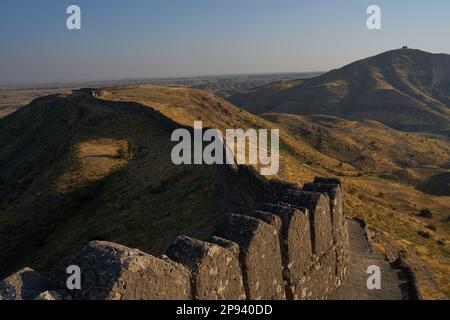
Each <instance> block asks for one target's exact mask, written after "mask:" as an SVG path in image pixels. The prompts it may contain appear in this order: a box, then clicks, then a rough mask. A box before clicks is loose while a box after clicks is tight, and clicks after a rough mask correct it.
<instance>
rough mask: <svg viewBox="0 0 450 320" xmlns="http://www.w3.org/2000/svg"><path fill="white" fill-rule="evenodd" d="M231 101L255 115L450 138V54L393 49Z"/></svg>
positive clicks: (232, 97)
mask: <svg viewBox="0 0 450 320" xmlns="http://www.w3.org/2000/svg"><path fill="white" fill-rule="evenodd" d="M229 100H230V101H231V102H232V103H234V104H236V105H238V106H240V107H242V108H244V109H246V110H248V111H250V112H252V113H254V114H261V113H290V114H298V115H313V114H325V115H331V116H336V117H340V118H343V119H348V120H363V119H370V120H376V121H379V122H381V123H384V124H386V125H388V126H390V127H393V128H395V129H399V130H404V131H423V132H435V133H441V134H446V135H450V55H448V54H432V53H428V52H425V51H420V50H416V49H407V48H403V49H398V50H391V51H387V52H384V53H381V54H379V55H376V56H373V57H369V58H366V59H362V60H359V61H356V62H353V63H351V64H349V65H346V66H344V67H342V68H340V69H335V70H332V71H330V72H328V73H325V74H322V75H320V76H318V77H315V78H310V79H304V80H301V81H297V82H295V81H283V82H277V83H274V84H272V85H266V86H263V87H260V88H255V89H253V90H249V91H247V92H242V93H236V94H234V95H232V96H230V97H229Z"/></svg>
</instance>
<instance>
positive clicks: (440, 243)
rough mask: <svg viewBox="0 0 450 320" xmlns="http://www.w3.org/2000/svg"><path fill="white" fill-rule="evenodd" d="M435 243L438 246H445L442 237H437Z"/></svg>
mask: <svg viewBox="0 0 450 320" xmlns="http://www.w3.org/2000/svg"><path fill="white" fill-rule="evenodd" d="M436 243H437V244H438V245H440V246H445V240H444V239H438V240H436Z"/></svg>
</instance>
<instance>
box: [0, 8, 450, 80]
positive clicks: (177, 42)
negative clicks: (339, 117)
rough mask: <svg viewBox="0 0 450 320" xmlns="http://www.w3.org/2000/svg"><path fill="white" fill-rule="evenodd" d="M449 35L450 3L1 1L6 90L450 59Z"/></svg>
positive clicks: (0, 69)
mask: <svg viewBox="0 0 450 320" xmlns="http://www.w3.org/2000/svg"><path fill="white" fill-rule="evenodd" d="M70 4H77V5H79V6H80V7H81V10H82V30H80V31H69V30H67V29H66V18H67V15H66V12H65V11H66V8H67V6H68V5H70ZM370 4H378V5H379V6H380V7H381V9H382V30H380V31H369V30H367V28H366V18H367V15H366V8H367V6H368V5H370ZM449 34H450V1H448V0H431V1H422V0H421V1H419V0H395V1H393V0H382V1H381V0H380V1H378V0H372V1H367V0H328V1H325V0H322V1H317V0H72V1H66V0H1V1H0V85H4V84H26V83H48V82H67V81H84V80H110V79H111V80H112V79H124V78H154V77H166V76H186V75H206V74H233V73H260V72H298V71H317V70H329V69H332V68H336V67H340V66H342V65H345V64H347V63H349V62H351V61H353V60H356V59H360V58H364V57H366V56H370V55H374V54H377V53H379V52H382V51H385V50H389V49H393V48H398V47H400V46H402V45H408V46H410V47H414V48H420V49H422V50H426V51H431V52H446V53H450V41H449Z"/></svg>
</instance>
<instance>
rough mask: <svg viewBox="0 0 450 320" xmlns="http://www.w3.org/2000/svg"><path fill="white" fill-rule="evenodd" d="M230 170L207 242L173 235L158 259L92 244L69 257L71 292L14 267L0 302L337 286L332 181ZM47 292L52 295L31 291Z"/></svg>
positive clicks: (342, 226) (339, 228)
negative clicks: (77, 283) (220, 212)
mask: <svg viewBox="0 0 450 320" xmlns="http://www.w3.org/2000/svg"><path fill="white" fill-rule="evenodd" d="M233 170H234V175H235V176H234V177H233V186H232V187H229V186H228V187H227V188H228V189H229V190H228V191H227V193H228V196H229V197H230V199H233V200H234V201H235V204H234V205H232V206H230V208H234V209H235V211H234V212H231V213H228V214H225V215H224V218H223V221H221V222H220V223H219V226H218V227H217V230H216V233H215V235H214V236H213V237H212V238H211V239H210V240H209V241H200V240H196V239H192V238H190V237H187V236H180V237H178V238H177V239H176V240H175V241H174V242H173V244H172V245H171V246H170V247H169V248H168V250H167V252H166V255H164V256H162V257H159V258H157V257H154V256H152V255H149V254H147V253H144V252H142V251H140V250H137V249H130V248H127V247H124V246H121V245H118V244H114V243H109V242H100V241H93V242H90V243H89V244H87V245H86V246H85V247H84V248H83V249H82V250H81V251H80V252H79V253H78V254H76V255H74V256H73V257H72V259H71V261H70V264H73V265H77V266H79V267H80V268H81V270H82V288H81V290H75V291H68V290H67V289H66V292H64V289H60V290H59V291H58V287H59V288H63V281H61V283H60V284H59V285H56V286H51V285H49V284H48V282H47V281H46V280H45V279H44V278H43V277H41V276H39V274H38V273H37V272H35V271H33V270H29V269H26V271H25V272H26V273H27V277H23V275H24V270H22V271H19V272H18V273H16V274H14V275H13V276H11V277H9V278H7V279H5V280H4V281H2V282H1V283H0V299H1V298H3V299H15V298H28V299H30V298H32V297H31V296H39V298H41V299H42V298H43V297H44V299H45V297H55V296H67V295H70V296H71V297H72V298H73V299H100V300H103V299H108V300H109V299H110V300H113V299H117V300H130V299H131V300H141V299H142V300H153V299H168V300H173V299H181V300H190V299H196V300H214V299H220V300H222V299H232V300H239V299H251V300H258V299H261V300H270V299H277V300H284V299H296V300H297V299H325V298H327V296H328V295H329V294H330V293H331V292H333V291H334V290H335V289H336V288H337V287H339V286H340V284H341V282H342V280H343V278H344V276H345V273H346V268H347V264H348V260H349V240H348V233H347V226H346V219H345V216H344V209H343V199H342V197H343V193H344V191H343V186H342V184H341V182H340V181H339V180H337V179H324V178H316V179H315V181H314V182H312V183H307V184H305V185H304V187H303V188H299V187H298V186H296V185H293V184H287V183H283V182H280V181H269V180H266V179H264V178H263V177H261V176H259V175H258V174H257V173H256V172H255V170H253V169H251V168H249V167H239V168H234V169H233ZM243 193H245V194H247V197H246V196H245V195H244V194H243ZM32 275H34V276H32ZM26 278H28V279H33V284H32V285H31V286H28V287H30V288H32V290H34V291H33V292H23V290H27V289H26V288H27V286H24V285H23V284H22V282H23V281H25V279H26ZM18 279H20V281H19V280H18ZM55 288H56V289H55ZM49 290H57V293H58V294H57V293H55V292H54V291H50V293H49V292H46V293H45V294H40V293H42V292H44V291H49ZM52 292H53V293H52Z"/></svg>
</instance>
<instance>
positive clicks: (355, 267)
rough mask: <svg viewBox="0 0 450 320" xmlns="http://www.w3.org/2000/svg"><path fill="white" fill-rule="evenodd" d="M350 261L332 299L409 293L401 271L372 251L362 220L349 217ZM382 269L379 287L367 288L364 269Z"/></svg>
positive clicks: (398, 296)
mask: <svg viewBox="0 0 450 320" xmlns="http://www.w3.org/2000/svg"><path fill="white" fill-rule="evenodd" d="M348 229H349V230H348V231H349V236H350V264H349V268H348V270H347V275H346V277H345V280H344V282H343V284H342V286H341V287H340V288H339V289H338V290H337V292H336V293H335V294H333V295H332V296H330V297H329V299H331V300H402V299H408V297H409V296H410V292H409V289H408V288H409V283H408V280H407V278H406V275H405V273H404V271H403V270H401V269H399V268H398V267H396V266H394V265H393V264H392V263H389V261H387V260H386V258H385V256H384V255H383V254H381V253H376V252H372V250H371V247H370V245H369V242H368V240H367V237H366V232H365V231H364V227H363V225H362V223H361V222H359V221H357V220H350V219H349V220H348ZM371 265H376V266H379V267H380V269H381V290H369V289H368V288H367V284H366V282H367V279H368V278H369V277H370V274H368V273H367V268H368V267H369V266H371Z"/></svg>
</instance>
